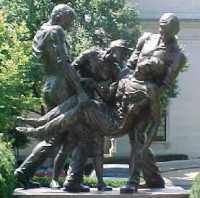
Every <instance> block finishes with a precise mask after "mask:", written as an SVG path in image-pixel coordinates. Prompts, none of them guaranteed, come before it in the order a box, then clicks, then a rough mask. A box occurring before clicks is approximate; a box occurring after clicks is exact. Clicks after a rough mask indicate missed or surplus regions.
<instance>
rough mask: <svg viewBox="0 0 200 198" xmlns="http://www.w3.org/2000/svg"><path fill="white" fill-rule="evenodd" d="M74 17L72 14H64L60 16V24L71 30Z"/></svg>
mask: <svg viewBox="0 0 200 198" xmlns="http://www.w3.org/2000/svg"><path fill="white" fill-rule="evenodd" d="M73 21H74V17H73V16H72V15H67V14H63V15H62V17H61V18H60V25H61V26H62V28H63V29H64V30H69V29H70V28H71V26H72V24H73Z"/></svg>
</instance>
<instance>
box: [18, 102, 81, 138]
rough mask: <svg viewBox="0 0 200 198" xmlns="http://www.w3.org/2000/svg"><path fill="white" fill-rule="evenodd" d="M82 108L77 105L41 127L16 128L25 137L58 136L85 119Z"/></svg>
mask: <svg viewBox="0 0 200 198" xmlns="http://www.w3.org/2000/svg"><path fill="white" fill-rule="evenodd" d="M82 108H83V107H82V106H80V105H76V106H75V107H73V108H71V109H70V110H69V111H67V112H65V113H62V114H60V115H59V116H57V117H55V118H54V119H52V120H51V121H49V122H47V123H46V124H44V125H42V126H40V127H37V128H29V127H16V130H17V131H19V132H21V133H24V134H25V135H28V136H31V137H36V138H37V137H39V138H41V137H51V136H57V135H59V134H61V133H63V132H64V131H67V130H69V129H70V127H71V126H73V125H75V124H77V123H78V122H80V120H82V119H83V116H84V112H83V111H82Z"/></svg>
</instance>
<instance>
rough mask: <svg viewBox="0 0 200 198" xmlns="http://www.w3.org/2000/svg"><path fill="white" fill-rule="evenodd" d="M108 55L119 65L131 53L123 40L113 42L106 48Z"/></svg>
mask: <svg viewBox="0 0 200 198" xmlns="http://www.w3.org/2000/svg"><path fill="white" fill-rule="evenodd" d="M108 51H109V54H110V55H111V56H112V57H113V58H114V59H115V60H116V61H117V62H119V63H122V62H123V61H125V60H126V59H127V57H128V55H129V54H130V52H131V51H132V49H131V48H128V43H127V42H126V41H125V40H123V39H118V40H114V41H112V42H111V43H110V45H109V48H108Z"/></svg>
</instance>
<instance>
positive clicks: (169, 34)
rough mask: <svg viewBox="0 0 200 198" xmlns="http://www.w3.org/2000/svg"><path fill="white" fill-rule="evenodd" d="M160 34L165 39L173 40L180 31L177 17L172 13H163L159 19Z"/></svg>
mask: <svg viewBox="0 0 200 198" xmlns="http://www.w3.org/2000/svg"><path fill="white" fill-rule="evenodd" d="M159 25H160V34H161V36H162V37H164V38H165V39H167V40H168V39H171V38H174V36H175V35H176V34H178V32H179V30H180V24H179V19H178V17H177V16H176V15H175V14H173V13H165V14H163V15H162V16H161V18H160V22H159Z"/></svg>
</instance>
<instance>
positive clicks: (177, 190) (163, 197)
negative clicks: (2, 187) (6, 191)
mask: <svg viewBox="0 0 200 198" xmlns="http://www.w3.org/2000/svg"><path fill="white" fill-rule="evenodd" d="M13 197H14V198H189V192H188V191H186V190H184V189H183V188H181V187H174V186H172V187H166V188H165V189H139V191H138V193H135V194H120V191H119V189H118V188H114V189H113V191H110V192H99V191H97V190H96V189H91V192H90V193H68V192H64V191H62V190H52V189H50V188H38V189H28V190H23V189H20V188H18V189H16V190H15V192H14V194H13Z"/></svg>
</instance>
